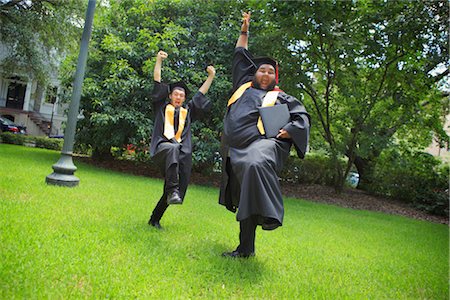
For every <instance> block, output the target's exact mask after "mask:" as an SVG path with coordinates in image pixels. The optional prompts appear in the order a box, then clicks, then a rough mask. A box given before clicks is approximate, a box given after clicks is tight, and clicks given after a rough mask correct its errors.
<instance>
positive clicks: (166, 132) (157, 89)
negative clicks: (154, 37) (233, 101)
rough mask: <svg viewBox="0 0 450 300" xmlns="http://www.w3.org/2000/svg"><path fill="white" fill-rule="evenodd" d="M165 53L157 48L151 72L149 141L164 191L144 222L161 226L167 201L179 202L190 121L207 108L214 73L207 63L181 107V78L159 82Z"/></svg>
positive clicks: (187, 171) (188, 161) (188, 158)
mask: <svg viewBox="0 0 450 300" xmlns="http://www.w3.org/2000/svg"><path fill="white" fill-rule="evenodd" d="M166 58H167V53H166V52H164V51H159V52H158V55H157V57H156V64H155V68H154V72H153V78H154V88H153V93H152V100H153V111H154V113H155V121H154V127H153V133H152V139H151V144H150V156H151V157H152V158H153V160H154V161H155V162H156V163H157V164H158V166H159V167H160V169H161V172H162V174H163V175H164V178H165V181H164V191H163V194H162V196H161V199H160V200H159V202H158V203H157V204H156V207H155V209H154V210H153V212H152V215H151V216H150V220H149V221H148V224H149V225H151V226H153V227H155V228H157V229H161V224H160V220H161V218H162V216H163V214H164V212H165V211H166V209H167V207H168V206H169V205H170V204H182V203H183V199H184V196H185V194H186V189H187V186H188V183H189V178H190V175H191V168H192V143H191V122H193V121H195V120H196V119H199V118H200V117H202V116H203V115H204V114H205V112H207V111H209V110H210V107H211V104H210V102H209V100H208V99H207V98H206V97H205V94H206V93H207V92H208V90H209V88H210V86H211V83H212V81H213V79H214V76H215V73H216V71H215V69H214V67H213V66H208V67H207V69H206V71H207V72H208V78H207V79H206V81H205V82H204V83H203V85H202V86H201V87H200V89H199V90H198V92H197V93H196V94H195V95H194V96H193V97H192V100H190V101H189V102H188V103H187V105H185V106H184V107H183V103H184V100H185V99H186V97H187V96H188V93H189V90H188V88H187V86H186V85H185V84H184V83H183V82H176V83H172V84H170V85H167V84H165V83H162V82H161V66H162V61H163V60H164V59H166Z"/></svg>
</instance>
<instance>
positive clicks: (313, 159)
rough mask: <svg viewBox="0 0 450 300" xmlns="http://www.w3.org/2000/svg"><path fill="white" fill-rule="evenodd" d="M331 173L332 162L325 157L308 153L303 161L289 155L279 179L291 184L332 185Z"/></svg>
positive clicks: (332, 171)
mask: <svg viewBox="0 0 450 300" xmlns="http://www.w3.org/2000/svg"><path fill="white" fill-rule="evenodd" d="M343 166H344V165H343ZM333 173H334V170H333V165H332V162H331V160H330V158H329V157H328V156H326V155H323V154H314V153H308V154H307V155H306V157H305V158H304V159H300V158H298V157H297V155H295V156H294V155H290V156H289V158H288V159H287V161H286V164H285V166H284V169H283V172H282V173H281V179H282V180H283V181H286V182H292V183H302V184H321V185H333Z"/></svg>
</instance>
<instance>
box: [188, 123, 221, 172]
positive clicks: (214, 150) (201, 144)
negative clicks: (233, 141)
mask: <svg viewBox="0 0 450 300" xmlns="http://www.w3.org/2000/svg"><path fill="white" fill-rule="evenodd" d="M219 150H220V142H219V141H218V140H217V134H216V132H215V131H213V130H211V129H210V128H207V127H202V128H201V129H200V131H199V133H198V134H197V135H192V168H193V170H195V171H197V172H201V173H203V174H211V173H213V172H214V171H215V170H216V169H219V170H220V166H218V164H219V163H220V160H219V159H220V155H219Z"/></svg>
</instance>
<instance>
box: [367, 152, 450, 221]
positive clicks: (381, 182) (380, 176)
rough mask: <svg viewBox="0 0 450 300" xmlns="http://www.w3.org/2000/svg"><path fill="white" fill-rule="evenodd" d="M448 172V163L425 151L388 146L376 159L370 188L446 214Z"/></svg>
mask: <svg viewBox="0 0 450 300" xmlns="http://www.w3.org/2000/svg"><path fill="white" fill-rule="evenodd" d="M448 174H449V167H448V166H447V165H444V164H443V163H442V162H441V161H440V160H438V159H437V158H435V157H433V156H432V155H430V154H428V153H423V152H409V151H404V152H400V151H397V150H389V151H385V152H383V153H382V155H381V156H380V157H379V159H378V160H377V161H376V164H375V168H374V172H373V174H372V184H371V185H370V186H369V191H371V192H374V193H376V194H379V195H382V196H388V197H391V198H394V199H399V200H402V201H405V202H408V203H411V204H412V205H414V206H415V207H417V208H419V209H422V210H425V211H427V212H430V213H433V214H438V215H445V216H448V214H449V203H448Z"/></svg>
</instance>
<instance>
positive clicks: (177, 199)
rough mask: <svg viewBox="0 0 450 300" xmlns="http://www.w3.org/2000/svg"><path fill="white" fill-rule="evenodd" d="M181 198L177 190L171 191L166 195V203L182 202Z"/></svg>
mask: <svg viewBox="0 0 450 300" xmlns="http://www.w3.org/2000/svg"><path fill="white" fill-rule="evenodd" d="M182 203H183V199H181V197H180V193H179V192H178V191H173V192H172V193H170V194H169V196H167V204H168V205H170V204H182Z"/></svg>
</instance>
